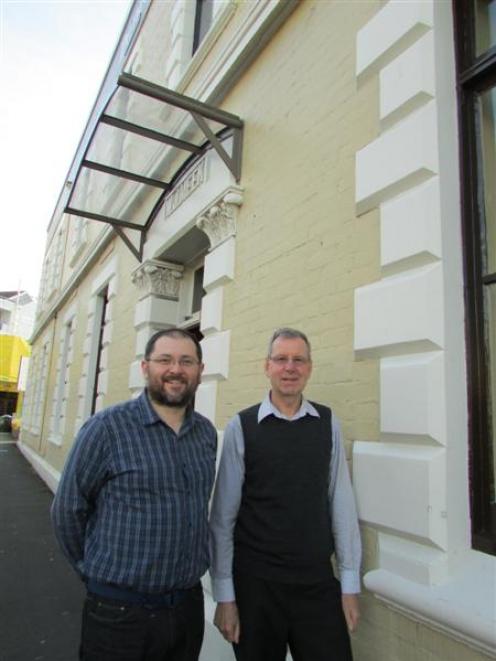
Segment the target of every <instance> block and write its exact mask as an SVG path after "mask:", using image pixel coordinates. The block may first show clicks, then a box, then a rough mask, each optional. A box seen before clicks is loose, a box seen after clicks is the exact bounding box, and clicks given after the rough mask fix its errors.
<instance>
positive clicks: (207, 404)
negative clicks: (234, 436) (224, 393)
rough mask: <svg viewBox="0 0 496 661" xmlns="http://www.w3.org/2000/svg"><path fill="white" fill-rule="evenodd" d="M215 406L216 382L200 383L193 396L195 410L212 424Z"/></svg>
mask: <svg viewBox="0 0 496 661" xmlns="http://www.w3.org/2000/svg"><path fill="white" fill-rule="evenodd" d="M216 406H217V382H216V381H209V382H206V383H200V385H199V386H198V390H197V391H196V395H195V410H196V411H198V413H201V414H202V415H204V416H205V417H206V418H208V419H209V420H212V422H213V421H214V420H215V408H216Z"/></svg>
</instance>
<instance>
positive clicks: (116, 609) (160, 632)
mask: <svg viewBox="0 0 496 661" xmlns="http://www.w3.org/2000/svg"><path fill="white" fill-rule="evenodd" d="M204 627H205V615H204V607H203V590H202V588H201V585H198V586H197V587H195V588H194V589H192V590H190V591H188V593H187V595H186V596H185V597H184V599H182V600H181V601H180V602H179V603H177V604H175V605H174V606H171V607H168V608H167V607H160V608H149V607H146V606H139V605H135V604H125V603H123V602H122V601H118V600H115V599H107V598H102V597H98V596H94V595H91V594H89V595H88V596H87V598H86V601H85V604H84V609H83V625H82V632H81V647H80V654H79V658H80V661H197V660H198V657H199V654H200V649H201V646H202V642H203V632H204Z"/></svg>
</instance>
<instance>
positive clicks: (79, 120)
mask: <svg viewBox="0 0 496 661" xmlns="http://www.w3.org/2000/svg"><path fill="white" fill-rule="evenodd" d="M130 5H131V0H58V1H57V0H31V1H27V0H0V291H7V290H13V291H14V290H17V289H18V288H20V289H24V290H26V291H27V292H28V293H29V294H31V295H32V296H37V294H38V290H39V281H40V277H41V267H42V262H43V254H44V250H45V242H46V233H47V228H48V224H49V222H50V219H51V217H52V213H53V211H54V209H55V205H56V203H57V200H58V197H59V194H60V191H61V190H62V187H63V184H64V181H65V178H66V175H67V172H68V170H69V167H70V165H71V162H72V158H73V156H74V153H75V151H76V148H77V146H78V143H79V140H80V138H81V136H82V134H83V131H84V128H85V126H86V122H87V120H88V117H89V115H90V112H91V109H92V107H93V102H94V100H95V98H96V95H97V94H98V90H99V88H100V84H101V82H102V80H103V77H104V75H105V72H106V70H107V67H108V64H109V62H110V58H111V57H112V54H113V51H114V48H115V46H116V44H117V39H118V37H119V34H120V32H121V29H122V27H123V26H124V22H125V19H126V16H127V13H128V11H129V8H130Z"/></svg>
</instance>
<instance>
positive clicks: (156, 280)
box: [131, 259, 183, 301]
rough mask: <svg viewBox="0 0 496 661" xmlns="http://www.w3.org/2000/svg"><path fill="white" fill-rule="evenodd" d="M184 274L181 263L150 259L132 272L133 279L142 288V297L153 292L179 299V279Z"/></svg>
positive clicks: (164, 296) (162, 296) (175, 299)
mask: <svg viewBox="0 0 496 661" xmlns="http://www.w3.org/2000/svg"><path fill="white" fill-rule="evenodd" d="M182 276H183V267H182V266H181V265H180V264H171V263H169V262H161V261H159V260H158V259H148V260H147V261H146V262H143V264H141V265H140V266H138V268H137V269H136V270H135V271H133V273H132V274H131V281H132V283H133V285H136V287H138V289H140V290H141V291H140V298H144V297H145V296H149V295H151V294H153V295H154V296H160V297H161V298H168V299H171V300H174V301H177V299H178V298H179V281H180V279H181V278H182Z"/></svg>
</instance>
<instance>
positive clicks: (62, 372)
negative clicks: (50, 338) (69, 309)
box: [49, 318, 75, 444]
mask: <svg viewBox="0 0 496 661" xmlns="http://www.w3.org/2000/svg"><path fill="white" fill-rule="evenodd" d="M74 326H75V323H74V318H71V319H70V320H69V321H68V322H67V323H65V324H64V326H63V329H62V333H61V337H60V343H59V344H60V351H59V357H58V369H57V384H56V387H55V392H54V398H53V408H52V423H51V434H50V437H49V440H50V441H51V442H52V443H57V444H58V443H61V442H62V437H63V433H64V423H65V416H66V408H67V401H68V399H69V368H70V365H71V362H72V342H73V334H74Z"/></svg>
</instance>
